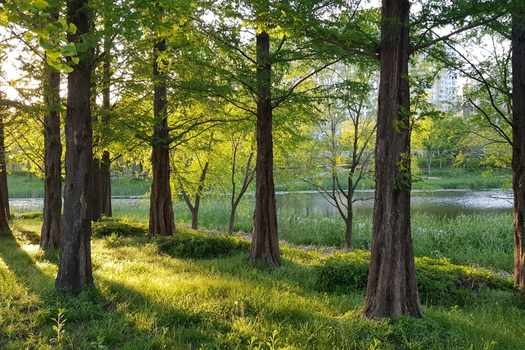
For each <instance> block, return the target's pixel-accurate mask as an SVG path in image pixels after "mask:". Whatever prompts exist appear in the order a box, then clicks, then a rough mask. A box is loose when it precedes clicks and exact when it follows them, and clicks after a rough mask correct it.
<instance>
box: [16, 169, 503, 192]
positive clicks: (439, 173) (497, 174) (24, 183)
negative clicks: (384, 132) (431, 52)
mask: <svg viewBox="0 0 525 350" xmlns="http://www.w3.org/2000/svg"><path fill="white" fill-rule="evenodd" d="M8 181H9V195H10V196H11V197H13V198H35V197H42V196H43V195H44V185H43V182H42V179H39V178H37V177H35V176H32V175H27V174H10V175H9V176H8ZM327 181H328V179H327ZM510 181H511V174H510V172H509V171H504V170H494V171H467V170H465V169H436V170H433V171H432V172H431V174H430V175H428V174H421V175H416V176H414V184H413V188H414V189H421V190H439V189H472V190H483V189H495V188H509V187H510V183H511V182H510ZM328 185H329V183H328V182H327V183H326V184H325V186H328ZM149 186H150V181H149V179H147V178H137V177H131V176H119V177H113V178H112V190H113V195H114V196H141V195H144V194H145V193H147V192H148V191H149ZM373 186H374V181H373V179H372V178H365V179H363V181H362V183H361V186H360V188H361V189H370V188H373ZM276 189H277V190H278V191H304V190H315V189H314V188H312V187H311V186H310V185H309V184H308V183H306V182H304V181H297V182H293V181H288V182H282V181H279V179H277V181H276Z"/></svg>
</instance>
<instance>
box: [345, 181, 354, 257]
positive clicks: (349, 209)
mask: <svg viewBox="0 0 525 350" xmlns="http://www.w3.org/2000/svg"><path fill="white" fill-rule="evenodd" d="M352 180H353V179H352V175H349V176H348V201H347V204H346V220H345V225H346V231H345V233H346V234H345V248H346V249H347V250H352V248H353V243H352V236H353V223H354V207H353V204H354V203H353V199H354V189H353V181H352Z"/></svg>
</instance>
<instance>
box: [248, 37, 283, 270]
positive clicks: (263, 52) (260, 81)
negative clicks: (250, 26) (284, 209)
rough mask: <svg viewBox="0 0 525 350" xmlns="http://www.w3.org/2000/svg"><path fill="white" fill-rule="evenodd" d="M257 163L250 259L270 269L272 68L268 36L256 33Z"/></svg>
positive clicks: (275, 241) (274, 240)
mask: <svg viewBox="0 0 525 350" xmlns="http://www.w3.org/2000/svg"><path fill="white" fill-rule="evenodd" d="M256 40H257V43H256V50H257V163H256V169H257V170H256V190H255V220H254V227H253V235H252V245H251V252H250V258H251V260H252V261H253V262H258V263H263V264H267V265H269V266H272V267H277V266H279V265H280V250H279V237H278V231H277V209H276V204H275V188H274V180H273V139H272V101H271V84H272V79H271V78H272V65H271V58H270V36H269V35H268V33H266V32H265V31H263V32H261V33H259V34H257V38H256Z"/></svg>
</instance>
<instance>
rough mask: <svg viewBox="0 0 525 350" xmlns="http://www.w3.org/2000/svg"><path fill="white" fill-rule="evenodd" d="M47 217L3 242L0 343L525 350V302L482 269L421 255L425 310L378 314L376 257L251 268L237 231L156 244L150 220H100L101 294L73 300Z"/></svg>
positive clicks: (96, 251) (304, 259)
mask: <svg viewBox="0 0 525 350" xmlns="http://www.w3.org/2000/svg"><path fill="white" fill-rule="evenodd" d="M40 224H41V223H40V221H39V219H38V217H37V218H31V217H30V216H27V217H21V218H19V219H17V220H15V222H14V223H13V224H12V227H13V236H8V237H3V238H0V301H1V302H0V349H57V348H59V349H60V348H63V349H236V348H238V349H447V350H451V349H473V350H474V349H480V350H493V349H502V350H503V349H505V350H511V349H516V350H518V349H524V348H525V302H524V301H523V300H524V299H523V296H520V295H518V294H517V293H516V292H515V291H514V290H513V289H512V285H511V282H510V281H509V279H508V278H506V277H505V276H504V275H502V274H500V273H493V272H490V271H489V270H485V269H483V268H480V267H476V266H474V265H472V264H470V266H468V267H467V266H459V265H454V264H452V263H451V262H450V261H448V260H444V259H430V258H423V257H420V258H418V261H417V266H418V283H419V285H420V291H421V295H422V301H423V309H424V318H423V319H412V318H403V319H401V320H399V321H396V322H387V321H371V320H367V319H364V318H363V317H362V316H361V309H362V305H363V293H364V284H365V283H366V260H367V254H368V253H367V252H365V251H356V252H353V253H341V252H338V251H332V250H326V249H321V250H318V249H302V248H300V247H296V246H292V245H288V244H283V245H282V251H283V258H282V260H283V266H282V267H281V268H279V269H276V270H268V269H265V268H261V267H256V266H252V265H250V264H248V261H247V246H248V242H247V241H246V240H245V239H244V238H242V237H239V236H235V237H225V236H221V235H216V234H212V233H200V232H196V231H191V230H188V229H185V228H183V227H182V228H180V229H179V233H178V235H177V236H176V237H174V238H163V239H147V238H146V237H145V236H144V230H145V225H144V224H141V223H135V222H125V221H122V220H114V221H113V220H109V221H103V222H101V223H96V224H94V238H93V247H92V254H93V267H94V277H95V284H96V288H94V289H92V290H90V291H87V292H83V293H82V294H81V295H79V296H78V297H69V296H64V295H60V294H57V293H56V292H55V290H54V278H55V275H56V271H57V265H56V261H57V257H56V254H53V253H48V254H44V253H43V252H42V251H41V250H40V249H39V247H38V239H39V234H38V232H39V229H40ZM456 248H457V249H458V250H460V249H465V248H468V247H464V246H461V247H456ZM488 265H490V264H488Z"/></svg>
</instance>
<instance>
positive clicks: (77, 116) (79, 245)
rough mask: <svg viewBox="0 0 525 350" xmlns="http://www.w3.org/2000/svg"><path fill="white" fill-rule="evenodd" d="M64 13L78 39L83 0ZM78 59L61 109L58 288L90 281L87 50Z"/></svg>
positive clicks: (83, 27) (85, 12) (86, 20)
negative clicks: (62, 177)
mask: <svg viewBox="0 0 525 350" xmlns="http://www.w3.org/2000/svg"><path fill="white" fill-rule="evenodd" d="M67 19H68V22H69V23H73V24H74V25H75V26H76V27H77V31H76V32H75V33H74V34H70V36H69V40H70V41H71V42H75V43H77V44H78V43H80V42H82V40H83V37H84V36H85V35H86V34H88V33H89V32H90V31H91V12H90V9H89V6H88V1H87V0H68V1H67ZM79 59H80V60H79V63H78V64H77V65H74V66H73V71H72V72H71V73H69V75H68V97H67V112H66V180H65V186H64V231H63V236H62V242H61V254H60V265H59V270H58V276H57V279H56V288H57V289H58V290H61V291H64V292H70V293H77V292H79V291H80V290H82V289H85V288H88V287H91V286H92V285H93V276H92V267H91V217H90V213H89V203H88V201H89V191H90V189H91V188H90V176H91V161H92V159H93V130H92V120H91V106H90V104H91V74H92V69H93V50H92V49H86V50H84V51H81V52H80V54H79Z"/></svg>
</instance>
